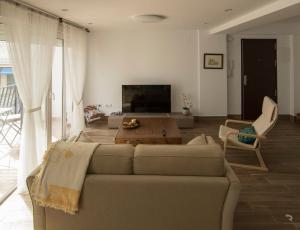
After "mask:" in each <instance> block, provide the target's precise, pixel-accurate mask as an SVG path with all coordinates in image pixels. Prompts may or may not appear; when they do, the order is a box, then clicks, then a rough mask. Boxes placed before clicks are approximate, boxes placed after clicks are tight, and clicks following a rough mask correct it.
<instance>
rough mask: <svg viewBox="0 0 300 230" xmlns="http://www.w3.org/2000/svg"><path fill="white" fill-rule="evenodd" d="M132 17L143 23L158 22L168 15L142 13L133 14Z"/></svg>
mask: <svg viewBox="0 0 300 230" xmlns="http://www.w3.org/2000/svg"><path fill="white" fill-rule="evenodd" d="M131 18H132V19H133V20H135V21H137V22H141V23H156V22H161V21H163V20H165V19H166V18H167V16H165V15H162V14H140V15H134V16H131Z"/></svg>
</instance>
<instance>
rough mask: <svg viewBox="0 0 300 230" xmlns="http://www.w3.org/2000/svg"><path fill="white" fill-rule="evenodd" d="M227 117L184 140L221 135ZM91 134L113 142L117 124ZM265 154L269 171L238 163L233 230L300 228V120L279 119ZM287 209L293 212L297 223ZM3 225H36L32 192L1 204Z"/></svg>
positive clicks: (204, 122) (201, 125)
mask: <svg viewBox="0 0 300 230" xmlns="http://www.w3.org/2000/svg"><path fill="white" fill-rule="evenodd" d="M223 123H224V120H220V119H213V118H211V119H201V120H200V121H199V122H197V123H196V127H195V128H194V129H186V130H181V132H182V135H183V142H184V143H186V142H187V141H189V140H190V139H192V138H193V137H195V136H198V135H199V134H201V133H205V134H207V135H211V136H213V137H214V138H215V140H217V141H218V142H219V143H221V142H220V141H219V140H218V138H217V134H218V128H219V125H220V124H223ZM86 133H87V135H88V136H89V137H90V138H91V139H93V140H95V141H99V142H100V143H113V140H114V136H115V134H116V130H110V129H108V128H107V125H106V124H101V123H98V124H97V125H95V126H93V127H90V128H87V130H86ZM267 137H268V138H267V139H266V140H265V141H264V143H263V146H262V155H263V157H264V159H265V161H266V163H267V164H268V167H269V168H270V172H269V173H264V172H258V171H250V170H245V169H239V168H235V169H234V170H235V171H236V172H237V174H238V177H239V178H240V180H241V182H242V192H241V196H240V200H239V203H238V206H237V210H236V213H235V217H234V230H300V125H297V124H294V123H291V122H290V121H288V120H280V121H279V122H278V124H277V125H276V127H275V128H274V129H273V130H272V132H271V133H270V134H269V135H268V136H267ZM227 158H228V160H229V161H234V162H239V163H242V162H243V163H254V164H255V163H257V162H256V158H255V156H254V153H252V152H245V151H237V150H230V151H229V152H228V155H227ZM286 214H290V215H292V216H293V223H292V222H290V221H289V220H288V218H287V217H286ZM0 229H1V230H2V229H5V230H6V229H22V230H23V229H24V230H25V229H26V230H27V229H32V215H31V204H30V201H29V198H28V196H20V195H17V194H14V195H13V196H12V197H10V198H9V199H8V201H6V202H5V203H4V204H3V205H2V206H0Z"/></svg>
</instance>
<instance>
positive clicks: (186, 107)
mask: <svg viewBox="0 0 300 230" xmlns="http://www.w3.org/2000/svg"><path fill="white" fill-rule="evenodd" d="M182 99H183V107H182V114H183V115H185V116H188V115H190V113H191V108H192V100H191V97H188V96H187V95H185V94H182Z"/></svg>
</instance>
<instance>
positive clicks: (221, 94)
mask: <svg viewBox="0 0 300 230" xmlns="http://www.w3.org/2000/svg"><path fill="white" fill-rule="evenodd" d="M199 48H200V49H199V50H200V52H199V55H200V56H199V57H200V66H201V68H200V116H207V115H208V114H209V115H210V116H227V78H226V75H227V62H226V59H227V47H226V35H213V36H209V35H207V34H206V33H200V36H199ZM204 53H222V54H224V69H222V70H219V69H218V70H212V69H204V68H203V63H204V60H203V57H204Z"/></svg>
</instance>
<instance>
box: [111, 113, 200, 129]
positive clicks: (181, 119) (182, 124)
mask: <svg viewBox="0 0 300 230" xmlns="http://www.w3.org/2000/svg"><path fill="white" fill-rule="evenodd" d="M124 117H136V118H139V117H172V118H174V119H175V120H176V122H177V126H178V128H180V129H191V128H193V127H194V117H193V116H192V115H187V116H186V115H183V114H181V113H123V114H121V115H110V116H109V117H108V128H110V129H118V128H119V126H120V125H121V123H122V121H123V119H124Z"/></svg>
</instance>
